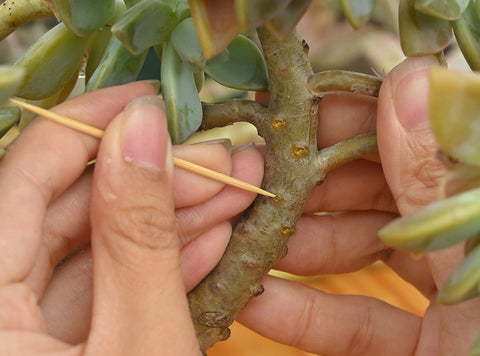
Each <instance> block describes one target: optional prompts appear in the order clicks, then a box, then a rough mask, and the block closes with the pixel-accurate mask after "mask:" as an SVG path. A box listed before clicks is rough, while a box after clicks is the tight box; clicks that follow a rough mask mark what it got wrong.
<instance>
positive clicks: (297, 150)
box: [292, 145, 308, 158]
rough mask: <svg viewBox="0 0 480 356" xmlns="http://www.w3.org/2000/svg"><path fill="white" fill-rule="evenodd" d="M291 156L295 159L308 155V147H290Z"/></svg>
mask: <svg viewBox="0 0 480 356" xmlns="http://www.w3.org/2000/svg"><path fill="white" fill-rule="evenodd" d="M292 154H293V155H294V156H295V157H297V158H303V157H305V156H306V155H308V147H305V146H297V145H292Z"/></svg>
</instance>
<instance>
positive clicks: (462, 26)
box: [451, 1, 480, 70]
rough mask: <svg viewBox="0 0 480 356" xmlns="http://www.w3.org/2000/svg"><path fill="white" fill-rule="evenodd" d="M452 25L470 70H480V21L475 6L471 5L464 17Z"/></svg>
mask: <svg viewBox="0 0 480 356" xmlns="http://www.w3.org/2000/svg"><path fill="white" fill-rule="evenodd" d="M478 3H480V1H477V4H478ZM451 24H452V28H453V31H454V33H455V38H456V39H457V43H458V46H459V47H460V50H461V51H462V53H463V56H464V57H465V59H466V60H467V62H468V64H469V66H470V68H472V69H473V70H480V19H479V16H478V13H477V10H476V9H475V6H474V4H473V3H470V5H469V6H468V7H467V9H466V10H465V11H464V12H463V14H462V16H461V17H460V18H459V19H457V20H455V21H452V22H451Z"/></svg>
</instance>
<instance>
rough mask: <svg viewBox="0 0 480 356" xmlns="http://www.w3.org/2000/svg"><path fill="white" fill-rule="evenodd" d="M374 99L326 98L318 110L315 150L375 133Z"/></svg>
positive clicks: (327, 96) (346, 95) (343, 95)
mask: <svg viewBox="0 0 480 356" xmlns="http://www.w3.org/2000/svg"><path fill="white" fill-rule="evenodd" d="M376 117H377V99H376V98H373V97H369V96H365V95H355V94H350V93H342V94H328V95H325V96H324V97H323V98H322V100H321V101H320V104H319V106H318V128H317V140H318V147H319V148H324V147H328V146H332V145H334V144H336V143H338V142H340V141H343V140H346V139H349V138H351V137H353V136H356V135H360V134H365V133H368V132H373V131H375V129H376Z"/></svg>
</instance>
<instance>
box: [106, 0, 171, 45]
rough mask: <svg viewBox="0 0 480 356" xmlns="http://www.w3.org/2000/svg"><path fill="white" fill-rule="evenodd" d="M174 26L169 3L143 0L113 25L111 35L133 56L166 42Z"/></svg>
mask: <svg viewBox="0 0 480 356" xmlns="http://www.w3.org/2000/svg"><path fill="white" fill-rule="evenodd" d="M175 24H176V16H175V12H174V10H173V9H172V6H171V3H170V2H168V1H163V0H143V1H141V2H139V3H138V4H136V5H134V6H132V7H131V8H129V9H128V10H127V11H125V13H124V14H123V16H122V17H121V18H120V19H119V20H118V21H117V22H116V23H115V25H113V27H112V33H113V34H114V35H115V36H117V38H118V39H119V40H120V41H122V43H123V45H124V46H125V47H127V49H128V50H129V51H130V52H131V53H133V54H140V53H142V52H144V51H145V50H147V49H148V48H149V47H150V46H153V45H156V44H159V43H162V42H164V41H166V40H167V39H168V38H169V36H170V33H171V32H172V30H173V28H174V26H175Z"/></svg>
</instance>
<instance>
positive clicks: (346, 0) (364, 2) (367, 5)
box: [340, 0, 376, 28]
mask: <svg viewBox="0 0 480 356" xmlns="http://www.w3.org/2000/svg"><path fill="white" fill-rule="evenodd" d="M375 3H376V0H340V4H341V5H342V8H343V12H344V13H345V16H346V17H347V19H348V21H349V22H350V23H351V24H352V26H353V27H354V28H360V27H362V26H363V25H364V24H366V23H367V22H368V21H369V20H370V18H371V17H372V15H373V9H374V8H375Z"/></svg>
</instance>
